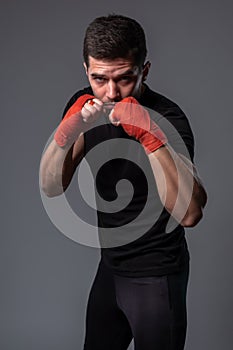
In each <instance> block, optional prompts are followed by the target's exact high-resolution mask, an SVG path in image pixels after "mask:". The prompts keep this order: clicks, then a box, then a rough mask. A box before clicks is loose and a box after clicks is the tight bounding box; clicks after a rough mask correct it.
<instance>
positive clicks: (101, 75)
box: [91, 69, 135, 78]
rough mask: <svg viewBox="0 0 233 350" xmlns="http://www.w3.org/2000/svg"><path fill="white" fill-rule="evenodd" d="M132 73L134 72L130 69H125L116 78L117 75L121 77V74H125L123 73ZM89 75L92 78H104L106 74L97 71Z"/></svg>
mask: <svg viewBox="0 0 233 350" xmlns="http://www.w3.org/2000/svg"><path fill="white" fill-rule="evenodd" d="M134 74H135V72H134V71H133V70H132V69H128V70H127V71H125V72H123V73H121V74H119V75H117V76H116V78H119V77H122V76H125V75H134ZM91 77H92V78H106V77H107V75H105V74H98V73H91Z"/></svg>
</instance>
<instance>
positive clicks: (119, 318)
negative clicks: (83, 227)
mask: <svg viewBox="0 0 233 350" xmlns="http://www.w3.org/2000/svg"><path fill="white" fill-rule="evenodd" d="M188 274H189V269H188V266H186V267H185V269H184V270H183V271H182V272H179V273H175V274H172V275H167V276H159V277H158V276H156V277H154V276H153V277H137V278H131V277H121V276H116V275H113V274H112V273H111V272H110V271H109V269H108V268H106V267H105V266H104V264H103V263H100V266H99V268H98V271H97V274H96V277H95V280H94V283H93V286H92V289H91V292H90V296H89V301H88V306H87V315H86V337H85V345H84V350H127V348H128V346H129V344H130V342H131V340H132V338H134V346H135V350H183V349H184V343H185V335H186V323H187V322H186V290H187V282H188Z"/></svg>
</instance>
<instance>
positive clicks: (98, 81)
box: [94, 77, 106, 83]
mask: <svg viewBox="0 0 233 350" xmlns="http://www.w3.org/2000/svg"><path fill="white" fill-rule="evenodd" d="M94 80H95V81H96V82H97V83H104V82H105V80H106V79H105V78H103V77H95V78H94Z"/></svg>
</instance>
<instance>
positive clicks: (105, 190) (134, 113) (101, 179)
mask: <svg viewBox="0 0 233 350" xmlns="http://www.w3.org/2000/svg"><path fill="white" fill-rule="evenodd" d="M83 54H84V68H85V72H86V75H87V78H88V80H89V83H90V87H88V88H85V89H83V90H80V91H78V92H77V93H76V94H75V95H74V96H73V97H72V98H71V100H70V101H69V102H68V104H67V106H66V108H65V111H64V116H63V117H64V118H63V120H62V122H61V123H60V125H59V126H58V128H57V130H56V132H55V135H54V139H53V141H52V142H51V144H50V145H49V147H48V148H47V150H46V152H45V153H44V155H43V158H42V161H41V169H40V173H41V186H42V189H43V190H44V192H45V193H46V194H47V196H50V197H52V196H57V195H59V194H61V193H62V192H63V191H65V190H66V188H67V187H68V186H69V184H70V181H71V179H72V176H73V174H74V172H75V170H76V168H77V166H78V164H79V163H80V161H81V160H82V158H83V157H86V158H87V159H88V161H89V164H90V167H91V169H92V171H93V172H95V166H96V163H95V158H99V157H103V154H102V153H106V154H108V155H109V154H110V155H113V154H118V153H117V151H118V147H119V148H120V147H121V145H123V146H122V147H121V150H122V152H123V156H122V157H119V156H117V157H116V159H111V160H110V161H108V162H106V163H105V164H103V167H102V168H101V169H100V170H99V172H98V173H97V174H96V179H95V183H96V193H98V195H100V197H102V198H104V200H105V201H104V204H101V200H100V199H99V197H98V196H97V197H98V198H97V208H98V227H99V232H100V243H101V247H102V249H101V261H100V264H99V268H98V271H97V275H96V277H95V280H94V283H93V286H92V289H91V292H90V296H89V301H88V308H87V320H86V337H85V345H84V349H85V350H100V349H101V350H105V349H106V350H107V349H108V350H109V349H111V350H126V349H127V347H128V345H129V343H130V342H131V340H132V338H134V344H135V349H137V350H152V349H153V350H154V349H157V350H166V349H169V350H171V349H172V350H181V349H183V348H184V343H185V334H186V300H185V299H186V289H187V281H188V271H189V254H188V249H187V245H186V241H185V236H184V227H191V226H195V225H196V224H197V223H198V222H199V221H200V219H201V217H202V210H203V208H204V206H205V204H206V192H205V190H204V188H203V186H202V185H201V183H200V181H199V178H198V177H197V176H196V172H195V167H194V165H193V164H192V163H191V162H190V161H189V160H188V158H189V157H190V159H191V161H193V152H194V150H193V135H192V131H191V129H190V126H189V123H188V120H187V118H186V117H185V115H184V113H183V112H182V111H181V110H180V108H179V107H178V106H177V105H176V104H175V103H173V102H172V101H170V100H168V99H167V98H165V97H164V96H161V95H160V94H158V93H155V92H153V91H152V90H150V88H149V87H148V86H147V85H146V84H145V83H144V82H145V80H146V77H147V75H148V72H149V69H150V63H149V62H146V63H145V59H146V54H147V49H146V42H145V35H144V31H143V29H142V28H141V26H140V25H139V24H138V23H137V22H136V21H135V20H133V19H131V18H128V17H124V16H120V15H109V16H107V17H100V18H96V19H95V20H94V21H93V22H92V23H91V24H90V25H89V27H88V28H87V31H86V35H85V39H84V50H83ZM146 107H147V108H149V110H148V109H147V108H146ZM153 111H154V112H155V114H156V113H157V114H156V115H159V116H160V117H161V116H163V118H162V119H163V120H166V121H167V122H169V124H172V126H173V129H174V128H175V130H176V133H178V134H179V135H180V137H181V139H182V141H183V142H184V144H185V145H186V147H187V149H188V154H189V155H187V154H185V151H184V152H183V148H182V147H180V142H177V140H176V138H175V139H174V137H173V136H174V132H173V129H169V128H166V127H165V128H164V130H162V129H161V127H160V126H159V123H158V120H157V118H156V116H155V115H154V114H153ZM103 120H104V121H105V122H103ZM100 121H101V122H100ZM165 129H166V130H165ZM169 130H170V131H169ZM107 141H111V142H112V143H111V144H110V146H106V147H105V148H103V152H97V156H96V155H95V157H90V158H88V154H89V152H90V153H91V151H92V150H93V149H95V148H96V147H98V146H99V145H100V144H102V143H103V142H107ZM125 141H127V142H129V144H127V145H126V144H125ZM135 141H136V142H135ZM130 142H131V143H130ZM132 144H133V146H132ZM108 145H109V144H108ZM125 145H126V146H125ZM134 147H136V148H134ZM135 150H136V151H135ZM114 152H115V153H114ZM106 154H105V155H106ZM131 157H132V158H131ZM124 158H127V159H124ZM131 159H134V160H136V163H137V164H136V165H135V164H133V162H132V161H131ZM138 165H139V166H138ZM145 174H146V175H145ZM152 178H153V187H151V186H149V185H148V184H149V183H151V179H152ZM122 179H127V180H128V181H130V182H131V183H132V184H133V187H134V193H133V196H131V200H130V201H129V203H128V204H127V205H126V206H125V207H124V208H123V209H122V208H121V204H122V203H123V202H124V200H125V199H129V198H128V197H129V195H128V191H127V186H126V190H124V188H123V191H121V192H119V193H118V197H119V198H120V199H122V202H121V201H120V204H119V205H116V210H115V212H108V210H107V209H106V203H107V206H110V205H111V203H112V202H114V201H115V200H116V198H117V191H116V185H117V183H118V182H119V181H120V180H122ZM123 187H124V186H123ZM147 202H148V203H149V204H148V205H147ZM114 203H115V202H114ZM159 207H162V210H161V211H159V209H158V208H159ZM142 211H143V213H144V214H143V217H141V216H140V213H141V212H142ZM171 217H173V218H175V220H176V225H175V228H173V229H172V230H170V231H169V232H167V230H166V227H167V224H168V222H169V219H170V218H171ZM135 220H136V221H135ZM131 222H133V224H132V225H131V224H130V223H131ZM135 223H136V224H135ZM125 227H127V229H125ZM112 229H113V231H112ZM114 229H115V230H114ZM112 232H113V234H112ZM122 232H123V234H122ZM119 237H120V238H119ZM128 237H129V239H128Z"/></svg>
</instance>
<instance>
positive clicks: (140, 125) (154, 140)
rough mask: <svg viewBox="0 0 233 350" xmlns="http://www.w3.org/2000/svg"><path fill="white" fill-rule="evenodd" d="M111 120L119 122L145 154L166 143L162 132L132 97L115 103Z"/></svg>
mask: <svg viewBox="0 0 233 350" xmlns="http://www.w3.org/2000/svg"><path fill="white" fill-rule="evenodd" d="M112 118H113V119H115V120H118V121H119V122H120V124H121V126H122V127H123V129H124V130H125V132H126V133H127V134H128V135H129V136H133V137H135V138H136V139H137V140H138V141H139V142H140V143H141V144H142V146H143V147H144V149H145V151H146V153H147V154H148V153H151V152H154V151H156V150H157V149H158V148H160V147H162V146H163V145H165V144H166V143H167V138H166V136H165V134H164V133H163V131H162V130H161V129H160V128H159V126H158V125H157V124H156V123H155V122H154V121H153V120H152V119H151V118H150V115H149V113H148V112H147V110H146V109H144V108H143V107H142V106H141V105H140V104H139V102H138V101H137V100H136V99H135V98H134V97H126V98H124V99H123V100H122V101H121V102H119V103H117V104H116V106H115V107H114V111H113V115H112Z"/></svg>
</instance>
